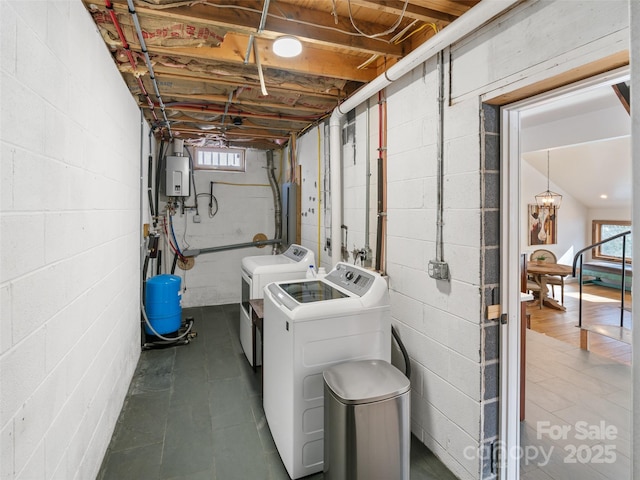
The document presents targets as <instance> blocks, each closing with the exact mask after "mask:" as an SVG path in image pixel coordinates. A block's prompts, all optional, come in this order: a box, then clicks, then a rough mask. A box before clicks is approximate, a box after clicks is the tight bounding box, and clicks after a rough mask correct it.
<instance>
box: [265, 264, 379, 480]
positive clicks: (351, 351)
mask: <svg viewBox="0 0 640 480" xmlns="http://www.w3.org/2000/svg"><path fill="white" fill-rule="evenodd" d="M263 331H264V356H263V367H262V369H263V375H264V382H263V405H264V412H265V416H266V418H267V422H268V424H269V428H270V429H271V434H272V436H273V439H274V441H275V444H276V447H277V448H278V452H279V453H280V458H281V459H282V462H283V463H284V466H285V468H286V469H287V472H288V473H289V476H290V477H291V478H294V479H296V478H300V477H304V476H306V475H310V474H312V473H315V472H320V471H322V468H323V459H324V453H323V451H324V445H323V442H324V440H323V439H324V408H323V405H324V391H323V379H322V372H323V371H324V370H326V369H327V368H329V367H331V366H332V365H335V364H338V363H342V362H345V361H350V360H365V359H382V360H386V361H387V362H390V361H391V309H390V305H389V293H388V288H387V282H386V280H385V279H384V278H382V277H381V276H380V275H378V274H377V273H374V272H370V271H367V270H364V269H362V268H359V267H356V266H354V265H348V264H346V263H338V264H337V265H336V267H335V269H334V270H332V271H331V272H330V273H329V274H328V275H327V276H326V277H325V278H323V279H316V280H311V279H309V280H298V281H290V282H279V283H272V284H270V285H268V286H267V287H266V288H265V294H264V320H263Z"/></svg>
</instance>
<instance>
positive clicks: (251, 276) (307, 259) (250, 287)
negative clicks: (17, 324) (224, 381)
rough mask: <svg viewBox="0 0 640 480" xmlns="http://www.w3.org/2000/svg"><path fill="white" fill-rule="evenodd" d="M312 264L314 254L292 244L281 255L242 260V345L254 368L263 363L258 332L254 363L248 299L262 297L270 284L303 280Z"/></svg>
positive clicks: (258, 256)
mask: <svg viewBox="0 0 640 480" xmlns="http://www.w3.org/2000/svg"><path fill="white" fill-rule="evenodd" d="M309 265H315V255H314V254H313V252H312V251H311V250H309V249H307V248H305V247H303V246H301V245H296V244H292V245H291V246H290V247H289V248H288V249H287V250H286V251H285V252H284V253H281V254H279V255H256V256H252V257H244V258H243V259H242V305H241V308H240V343H241V345H242V349H243V350H244V354H245V355H246V357H247V360H249V364H250V365H251V366H252V367H253V366H255V365H260V364H261V363H262V362H261V361H260V359H261V358H262V352H261V348H260V342H261V340H260V332H259V331H258V332H256V336H257V338H256V344H257V345H256V357H258V358H257V362H256V363H255V364H254V359H253V350H252V337H251V306H250V305H249V300H251V299H254V298H262V297H263V294H264V293H263V292H264V287H265V286H266V285H267V284H269V283H271V282H280V281H284V280H295V279H298V278H304V277H305V275H306V273H307V270H308V269H309Z"/></svg>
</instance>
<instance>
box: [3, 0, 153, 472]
mask: <svg viewBox="0 0 640 480" xmlns="http://www.w3.org/2000/svg"><path fill="white" fill-rule="evenodd" d="M0 19H1V20H0V21H1V26H0V32H1V42H2V45H1V51H0V61H1V75H2V79H1V82H2V89H1V107H0V110H1V117H0V118H1V122H2V124H1V128H0V142H1V175H2V176H1V182H2V189H1V191H2V193H1V212H0V231H1V240H0V252H1V253H0V294H1V300H0V302H1V303H0V305H1V311H0V452H1V453H0V478H2V479H3V480H11V479H25V480H33V479H49V478H64V479H74V478H76V479H88V478H95V475H96V474H97V472H98V469H99V467H100V463H101V461H102V457H103V455H104V452H105V450H106V447H107V445H108V443H109V440H110V437H111V433H112V431H113V428H114V425H115V422H116V420H117V417H118V414H119V412H120V409H121V406H122V403H123V400H124V396H125V393H126V391H127V388H128V385H129V382H130V379H131V375H132V373H133V370H134V368H135V365H136V362H137V359H138V356H139V353H140V328H139V319H140V313H139V302H140V285H139V281H138V279H139V277H140V243H141V240H140V231H141V230H140V220H141V211H140V202H141V200H140V156H141V147H140V142H141V136H144V138H145V139H146V134H147V132H148V130H145V131H144V132H143V131H141V117H140V112H139V110H138V108H137V106H136V104H135V102H134V100H133V99H132V98H131V95H130V94H129V92H128V90H127V88H126V86H125V85H124V83H123V81H122V78H121V77H120V75H119V74H118V71H117V69H116V68H115V66H114V64H113V61H112V60H111V56H110V54H109V52H108V51H107V50H106V49H105V46H104V42H103V41H102V39H101V38H100V36H99V34H98V33H97V32H96V29H95V26H94V25H92V22H91V19H90V18H89V17H88V14H87V12H86V9H85V8H84V6H83V5H82V3H81V2H76V1H57V2H50V1H28V2H25V1H3V2H0ZM145 143H146V142H145ZM144 155H145V157H144V158H146V153H145V154H144Z"/></svg>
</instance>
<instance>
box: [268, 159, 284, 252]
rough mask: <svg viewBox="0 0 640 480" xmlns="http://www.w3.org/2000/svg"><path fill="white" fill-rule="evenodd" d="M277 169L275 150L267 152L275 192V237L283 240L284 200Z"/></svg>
mask: <svg viewBox="0 0 640 480" xmlns="http://www.w3.org/2000/svg"><path fill="white" fill-rule="evenodd" d="M275 170H276V167H275V165H274V163H273V150H267V177H269V184H270V185H271V191H272V192H273V210H274V222H275V237H276V238H282V200H281V199H280V188H279V187H278V180H277V179H276V175H275ZM277 252H278V247H277V245H276V244H274V245H273V253H274V254H275V253H277Z"/></svg>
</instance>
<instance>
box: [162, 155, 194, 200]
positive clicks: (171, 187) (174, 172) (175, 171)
mask: <svg viewBox="0 0 640 480" xmlns="http://www.w3.org/2000/svg"><path fill="white" fill-rule="evenodd" d="M165 165H166V169H165V192H166V195H167V197H188V196H189V185H190V182H189V176H190V174H191V171H190V169H189V157H182V156H170V157H169V156H168V157H166V163H165Z"/></svg>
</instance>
